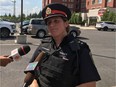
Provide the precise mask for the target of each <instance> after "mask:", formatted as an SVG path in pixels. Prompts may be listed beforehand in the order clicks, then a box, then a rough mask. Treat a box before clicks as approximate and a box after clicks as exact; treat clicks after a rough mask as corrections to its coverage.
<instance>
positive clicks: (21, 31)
mask: <svg viewBox="0 0 116 87" xmlns="http://www.w3.org/2000/svg"><path fill="white" fill-rule="evenodd" d="M22 26H23V0H21V35H22V34H23V33H22Z"/></svg>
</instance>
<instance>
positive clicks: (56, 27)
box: [47, 17, 69, 37]
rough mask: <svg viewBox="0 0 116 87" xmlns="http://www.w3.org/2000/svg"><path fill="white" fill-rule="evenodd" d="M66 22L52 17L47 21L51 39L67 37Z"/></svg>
mask: <svg viewBox="0 0 116 87" xmlns="http://www.w3.org/2000/svg"><path fill="white" fill-rule="evenodd" d="M68 25H69V24H68V22H67V21H63V19H62V18H61V17H52V18H49V19H48V20H47V26H48V30H49V32H50V34H51V36H53V37H63V36H65V35H67V32H66V27H67V26H68Z"/></svg>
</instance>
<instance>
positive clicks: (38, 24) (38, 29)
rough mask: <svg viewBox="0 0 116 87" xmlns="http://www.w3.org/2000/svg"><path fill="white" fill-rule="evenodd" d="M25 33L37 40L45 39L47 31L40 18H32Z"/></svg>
mask: <svg viewBox="0 0 116 87" xmlns="http://www.w3.org/2000/svg"><path fill="white" fill-rule="evenodd" d="M27 33H28V34H31V35H36V36H37V37H39V38H43V37H45V35H47V33H48V30H47V26H46V24H45V22H44V20H43V19H42V18H32V19H31V20H30V23H29V28H28V30H27Z"/></svg>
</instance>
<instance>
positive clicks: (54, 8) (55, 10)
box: [42, 3, 71, 20]
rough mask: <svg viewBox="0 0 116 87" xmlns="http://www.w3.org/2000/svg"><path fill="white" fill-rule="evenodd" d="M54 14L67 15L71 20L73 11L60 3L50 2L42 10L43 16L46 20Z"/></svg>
mask: <svg viewBox="0 0 116 87" xmlns="http://www.w3.org/2000/svg"><path fill="white" fill-rule="evenodd" d="M54 16H61V17H65V18H67V19H68V20H69V19H70V18H71V11H70V10H69V8H67V7H66V6H64V5H62V4H59V3H51V4H48V5H47V6H46V7H45V8H44V9H43V10H42V17H43V19H44V20H46V19H48V18H51V17H54Z"/></svg>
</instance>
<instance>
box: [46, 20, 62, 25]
mask: <svg viewBox="0 0 116 87" xmlns="http://www.w3.org/2000/svg"><path fill="white" fill-rule="evenodd" d="M59 22H60V20H58V19H55V20H53V21H52V20H51V21H48V22H47V25H50V24H51V23H55V24H56V23H59Z"/></svg>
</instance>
